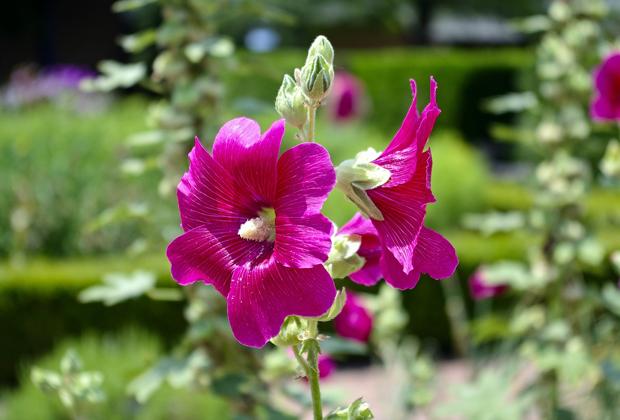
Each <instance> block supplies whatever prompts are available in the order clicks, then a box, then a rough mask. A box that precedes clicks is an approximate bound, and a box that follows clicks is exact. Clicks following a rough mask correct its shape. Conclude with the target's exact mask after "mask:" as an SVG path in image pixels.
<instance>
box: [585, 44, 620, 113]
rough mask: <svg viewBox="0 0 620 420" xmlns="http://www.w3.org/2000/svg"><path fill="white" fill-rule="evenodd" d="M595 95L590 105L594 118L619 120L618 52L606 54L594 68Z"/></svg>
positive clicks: (619, 59)
mask: <svg viewBox="0 0 620 420" xmlns="http://www.w3.org/2000/svg"><path fill="white" fill-rule="evenodd" d="M594 87H595V90H596V95H595V98H594V101H592V104H591V105H590V115H591V116H592V118H594V119H595V120H600V121H614V120H615V121H617V120H620V52H615V53H612V54H610V55H608V56H607V57H606V58H605V59H604V60H603V62H602V63H601V65H600V66H599V67H597V68H596V69H595V70H594Z"/></svg>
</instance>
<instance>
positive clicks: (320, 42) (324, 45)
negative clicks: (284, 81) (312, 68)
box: [306, 35, 334, 65]
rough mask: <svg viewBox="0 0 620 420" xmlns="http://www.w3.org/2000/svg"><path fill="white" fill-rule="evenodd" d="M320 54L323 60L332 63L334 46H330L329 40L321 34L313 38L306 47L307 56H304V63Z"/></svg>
mask: <svg viewBox="0 0 620 420" xmlns="http://www.w3.org/2000/svg"><path fill="white" fill-rule="evenodd" d="M317 55H320V56H323V58H324V59H325V61H327V62H328V63H329V64H330V65H332V64H333V63H334V47H332V44H331V42H329V40H328V39H327V38H326V37H324V36H323V35H319V36H317V37H316V38H315V40H314V41H313V42H312V45H310V48H309V49H308V57H307V58H306V64H308V63H309V62H310V61H312V60H313V59H314V57H315V56H317Z"/></svg>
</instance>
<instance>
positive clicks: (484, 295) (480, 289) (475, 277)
mask: <svg viewBox="0 0 620 420" xmlns="http://www.w3.org/2000/svg"><path fill="white" fill-rule="evenodd" d="M468 283H469V293H470V294H471V297H472V298H474V299H475V300H483V299H488V298H492V297H495V296H499V295H501V294H502V293H504V292H505V291H506V290H507V289H508V286H507V285H505V284H488V283H487V280H486V279H485V277H484V269H483V268H482V267H479V268H478V269H477V270H476V271H475V272H474V274H472V275H471V276H470V277H469V280H468Z"/></svg>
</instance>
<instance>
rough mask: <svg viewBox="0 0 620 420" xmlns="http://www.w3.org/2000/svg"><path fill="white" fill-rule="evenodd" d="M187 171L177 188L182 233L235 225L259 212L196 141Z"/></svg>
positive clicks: (229, 176) (246, 192)
mask: <svg viewBox="0 0 620 420" xmlns="http://www.w3.org/2000/svg"><path fill="white" fill-rule="evenodd" d="M189 162H190V166H189V170H188V171H187V172H186V173H185V174H184V175H183V177H182V178H181V182H179V186H178V187H177V198H178V201H179V213H180V215H181V226H182V227H183V229H184V230H185V231H188V230H191V229H194V228H196V227H198V226H202V225H213V224H225V225H235V226H236V225H237V224H241V223H243V221H245V220H247V219H248V218H250V217H252V215H253V214H255V213H256V211H257V210H258V209H259V206H258V205H257V204H256V203H253V202H252V201H251V195H250V193H249V192H248V191H247V190H246V189H244V188H242V187H240V186H239V185H237V183H235V180H234V178H233V177H232V176H231V175H230V174H229V173H228V172H227V171H226V170H225V169H224V168H223V167H222V166H221V165H220V164H219V163H217V162H216V161H215V160H214V159H213V158H212V157H211V155H209V153H207V151H206V150H205V149H204V148H203V147H202V144H200V141H199V140H198V138H196V141H195V145H194V148H193V149H192V150H191V152H190V153H189Z"/></svg>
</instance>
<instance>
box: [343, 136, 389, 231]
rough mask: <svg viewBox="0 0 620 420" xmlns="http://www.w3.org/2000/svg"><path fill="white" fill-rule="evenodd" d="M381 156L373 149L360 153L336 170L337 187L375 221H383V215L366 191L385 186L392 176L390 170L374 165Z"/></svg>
mask: <svg viewBox="0 0 620 420" xmlns="http://www.w3.org/2000/svg"><path fill="white" fill-rule="evenodd" d="M379 155H380V153H378V152H376V151H375V150H373V149H372V148H371V149H368V150H366V151H363V152H360V153H358V154H357V155H356V156H355V159H349V160H345V161H344V162H342V163H341V164H340V165H338V167H337V168H336V186H337V187H338V188H339V189H340V190H342V191H343V192H344V193H345V194H346V195H347V197H348V198H349V199H350V200H351V201H353V202H354V203H355V204H356V205H357V206H358V207H359V209H360V210H361V211H362V213H364V214H365V215H366V216H368V217H370V218H371V219H374V220H383V214H381V210H379V208H377V206H376V205H375V204H374V203H373V201H372V200H371V199H370V197H368V194H367V193H366V190H370V189H373V188H377V187H379V186H381V185H383V184H385V183H386V182H388V180H389V179H390V177H391V176H392V174H391V173H390V171H389V170H387V169H385V168H383V167H381V166H379V165H376V164H374V163H372V161H373V160H375V159H376V158H377V157H379Z"/></svg>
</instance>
